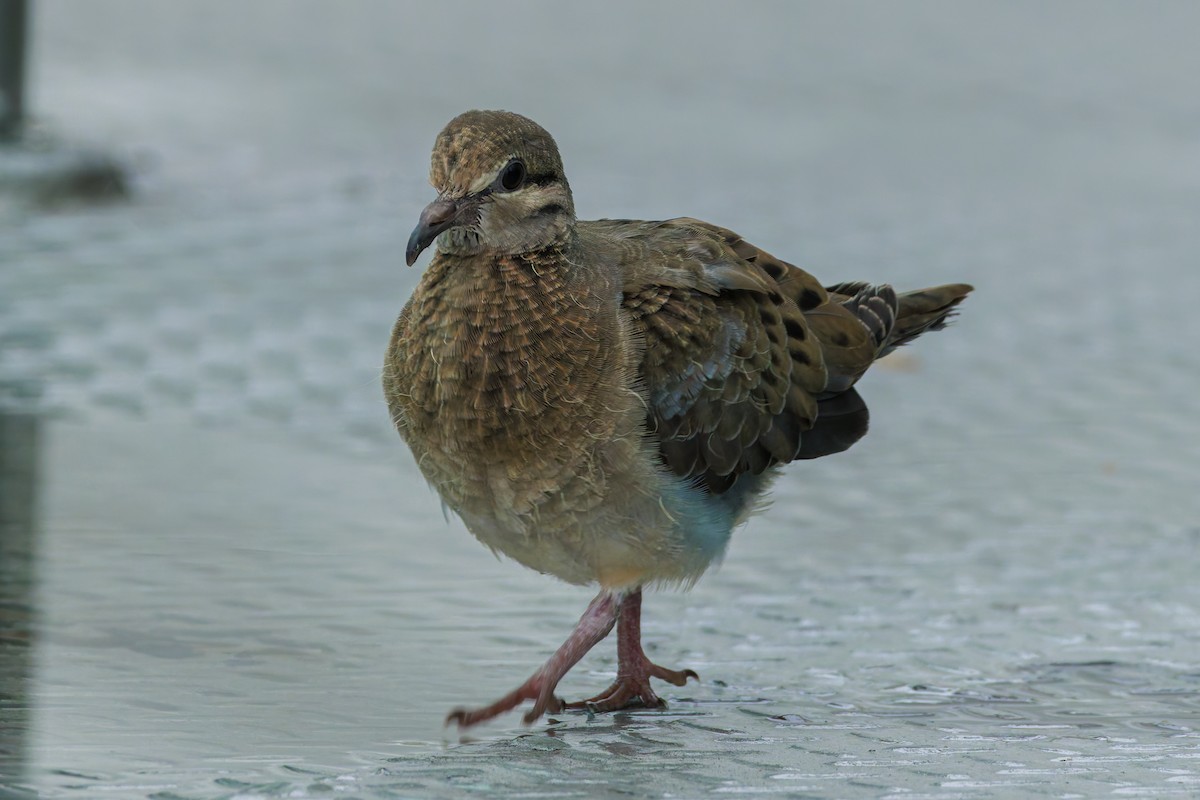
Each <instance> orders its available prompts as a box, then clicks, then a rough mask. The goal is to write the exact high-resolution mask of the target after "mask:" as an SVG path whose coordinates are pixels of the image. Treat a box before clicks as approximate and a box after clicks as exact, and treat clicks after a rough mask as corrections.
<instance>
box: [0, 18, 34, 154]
mask: <svg viewBox="0 0 1200 800" xmlns="http://www.w3.org/2000/svg"><path fill="white" fill-rule="evenodd" d="M28 11H29V2H28V0H0V140H4V139H15V138H17V136H18V134H19V133H20V129H21V120H22V118H23V117H24V115H25V35H26V32H27V31H28V20H29V15H28Z"/></svg>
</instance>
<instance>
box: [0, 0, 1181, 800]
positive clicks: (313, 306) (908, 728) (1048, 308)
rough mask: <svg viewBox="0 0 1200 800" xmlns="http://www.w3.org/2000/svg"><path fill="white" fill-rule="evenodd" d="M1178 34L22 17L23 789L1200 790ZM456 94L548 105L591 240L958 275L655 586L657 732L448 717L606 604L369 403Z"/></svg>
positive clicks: (7, 209)
mask: <svg viewBox="0 0 1200 800" xmlns="http://www.w3.org/2000/svg"><path fill="white" fill-rule="evenodd" d="M22 10H24V11H25V12H26V15H27V19H26V20H24V23H25V24H24V25H22V24H19V23H20V16H21V14H20V12H21V11H22ZM1198 29H1200V6H1197V5H1195V4H1193V3H1187V2H1175V3H1170V2H1164V3H1155V4H1153V5H1134V4H1123V3H1107V2H1082V0H1080V1H1078V2H1063V3H1055V4H1052V5H1047V4H1043V3H1035V2H1010V3H955V4H948V3H938V2H909V3H904V4H898V3H893V4H883V3H837V4H821V3H807V2H804V3H801V2H775V3H768V2H761V3H743V4H737V5H731V4H724V3H690V2H689V3H683V2H661V3H636V2H622V1H620V0H618V2H610V3H604V4H598V3H597V4H590V5H582V4H572V5H565V4H561V3H553V2H517V3H505V4H490V3H483V2H465V3H454V4H448V3H443V4H432V3H430V4H417V3H397V2H383V1H382V0H375V1H373V2H372V1H370V0H363V1H362V2H356V3H325V2H317V1H316V0H288V1H287V2H284V0H276V1H272V0H250V1H248V2H232V0H220V1H218V2H214V1H213V0H207V1H206V2H193V1H192V0H176V1H175V2H171V3H164V2H156V1H155V0H29V2H25V3H22V2H14V0H3V1H2V2H0V91H2V93H3V94H4V97H5V100H4V103H3V104H0V121H3V122H4V124H3V125H0V128H2V129H3V130H2V131H0V132H3V133H4V134H5V135H6V141H5V142H4V143H3V144H0V797H38V796H41V797H96V796H105V797H155V798H201V797H284V796H286V797H309V796H313V797H324V796H330V795H336V796H346V797H433V796H446V797H461V796H486V797H493V796H538V797H578V796H618V795H619V796H622V797H667V796H676V797H701V796H708V795H729V794H732V795H734V796H744V795H747V794H751V793H754V794H763V793H774V794H783V795H786V796H805V797H906V798H913V797H925V798H963V797H1012V796H1015V795H1022V796H1052V797H1085V796H1086V797H1103V796H1110V795H1120V796H1130V795H1134V796H1152V797H1168V796H1194V794H1195V793H1196V792H1197V791H1200V788H1198V787H1200V768H1198V766H1197V765H1198V764H1200V761H1198V760H1197V759H1200V588H1198V584H1197V581H1196V579H1195V575H1196V564H1197V559H1198V557H1200V523H1198V522H1197V520H1198V519H1200V500H1198V497H1197V492H1196V486H1197V484H1198V483H1200V465H1198V460H1200V456H1198V454H1200V447H1198V445H1197V442H1198V441H1200V421H1198V420H1200V415H1198V414H1197V413H1196V412H1197V399H1196V398H1197V396H1200V350H1198V349H1197V347H1196V344H1195V343H1196V341H1197V339H1198V338H1200V315H1198V314H1197V313H1196V312H1195V310H1194V308H1193V305H1194V303H1195V297H1196V296H1198V295H1200V278H1197V265H1198V264H1200V225H1197V220H1198V219H1200V105H1197V103H1196V87H1195V84H1196V76H1197V75H1200V49H1197V48H1196V47H1195V42H1194V39H1195V32H1196V30H1198ZM22 31H25V34H24V36H21V35H19V34H20V33H21V32H22ZM22 41H23V42H24V48H23V53H22V52H21V48H20V47H18V45H19V43H20V42H22ZM21 65H23V69H21ZM19 89H22V90H21V91H18V90H19ZM18 99H19V100H21V102H20V103H18V102H17V100H18ZM469 108H506V109H509V110H513V111H518V112H521V113H524V114H526V115H528V116H530V117H532V118H534V119H535V120H537V121H538V122H540V123H541V124H542V125H543V126H545V127H546V128H547V129H548V130H550V131H551V132H552V133H553V134H554V135H555V137H556V139H557V141H558V143H559V146H560V149H561V150H562V152H563V157H564V161H565V165H566V169H567V173H568V175H569V177H570V181H571V186H572V188H573V190H574V192H575V195H576V206H577V209H578V211H579V214H580V216H582V217H585V218H586V217H600V216H614V217H635V218H637V217H641V218H648V219H656V218H666V217H671V216H680V215H687V216H696V217H700V218H702V219H706V220H710V221H712V222H715V223H718V224H720V225H723V226H726V227H729V228H731V229H733V230H736V231H738V232H739V233H741V234H743V235H744V236H745V237H746V238H748V239H749V240H750V241H752V242H754V243H755V244H757V245H759V246H761V247H763V248H765V249H767V250H769V251H771V252H773V253H775V254H777V255H779V256H780V257H782V258H785V259H787V260H789V261H792V262H794V263H797V264H799V265H801V266H803V267H805V268H806V269H809V270H810V271H812V272H813V273H815V274H816V275H818V276H819V277H820V278H821V279H823V280H825V281H826V282H827V283H834V282H838V281H843V280H852V279H865V280H871V281H877V282H889V283H893V284H895V285H896V286H897V287H898V288H901V289H910V288H918V287H920V286H923V285H930V284H936V283H942V282H948V281H966V282H970V283H973V284H975V286H976V287H977V291H976V293H975V294H974V295H972V297H971V298H970V299H969V300H968V302H967V303H966V304H965V305H964V307H963V309H962V314H961V316H960V317H959V318H958V320H957V321H956V324H955V325H954V326H953V327H951V328H950V329H949V330H947V331H944V332H942V333H938V334H934V335H930V336H928V337H925V338H923V339H922V340H921V341H920V342H918V343H917V344H916V345H915V346H913V347H911V348H908V349H906V350H905V351H902V352H901V353H899V354H897V355H896V356H894V357H892V358H890V359H889V360H888V361H886V362H884V363H882V364H880V365H879V366H878V367H877V368H876V369H875V370H874V371H873V372H872V373H871V374H870V375H869V376H868V377H867V378H866V380H865V381H864V383H863V384H862V390H863V395H864V397H865V398H866V399H867V401H868V403H869V404H870V405H871V409H872V432H871V434H870V435H869V436H868V437H867V438H866V439H864V440H863V441H862V442H861V443H859V444H858V445H857V446H856V447H855V448H854V449H853V450H851V451H850V452H848V453H846V454H844V455H841V456H838V457H833V458H828V459H822V460H820V461H817V462H810V463H804V464H799V465H796V466H794V467H793V468H792V469H790V470H789V471H788V473H787V474H786V476H785V478H784V479H782V480H781V481H780V482H779V485H778V489H777V491H776V493H775V500H774V505H773V507H772V508H771V509H770V510H769V511H768V512H767V513H766V514H764V515H763V516H761V517H759V518H757V519H755V520H754V521H752V522H751V523H750V524H749V525H748V526H747V527H746V528H745V529H743V530H740V531H738V532H737V533H736V534H735V538H734V541H733V544H732V546H731V548H730V552H729V555H728V557H727V559H726V562H725V564H724V565H723V566H722V568H721V569H720V570H719V571H717V572H715V573H713V574H711V575H709V576H707V577H706V578H705V580H703V581H702V582H701V583H700V584H699V585H698V586H697V587H696V589H695V590H693V591H692V592H690V593H688V594H674V593H660V594H655V595H653V596H650V597H648V598H647V602H646V608H645V616H646V621H645V633H646V638H647V641H648V647H650V648H652V657H654V658H655V659H656V660H658V661H660V662H661V663H664V664H667V665H670V666H680V667H682V666H687V667H691V668H693V669H695V670H697V671H698V672H699V673H700V675H701V678H702V681H701V682H700V683H698V684H697V683H692V684H690V685H689V686H687V687H684V688H680V689H675V688H672V687H668V688H671V691H670V692H669V693H667V694H666V696H667V697H668V699H669V700H670V703H671V708H670V710H669V711H668V712H626V713H621V714H614V715H608V716H605V717H597V718H594V719H592V718H588V717H587V716H586V715H563V716H561V717H559V718H556V719H554V720H552V721H550V722H549V723H546V724H539V725H538V726H535V727H533V728H528V729H527V728H523V727H521V726H520V725H519V719H518V717H517V716H516V715H513V716H512V717H511V718H506V719H503V720H500V721H498V722H497V723H495V724H493V725H490V726H488V727H487V728H485V729H483V730H480V731H473V732H472V735H471V736H470V737H467V738H460V737H459V736H458V735H457V733H455V732H454V731H443V729H442V727H441V721H442V719H443V717H444V715H445V713H446V712H447V711H449V710H450V708H451V707H453V706H455V705H459V704H466V705H474V704H479V703H483V702H486V701H489V700H491V699H493V698H494V697H495V696H497V695H498V694H500V693H502V692H503V691H506V690H508V689H509V688H511V687H512V686H514V685H515V684H516V683H518V682H520V681H521V680H523V679H524V678H525V677H526V676H527V675H528V673H529V672H530V671H531V670H532V669H533V668H534V667H535V666H536V665H538V664H540V663H541V661H542V660H543V659H544V658H545V656H546V655H547V654H548V653H549V652H550V651H551V650H552V649H553V648H554V647H555V646H557V644H558V643H559V642H560V641H561V639H562V638H563V637H564V636H565V634H566V633H567V631H568V630H569V628H570V627H571V625H572V624H573V623H574V621H575V619H576V618H577V616H578V614H579V613H580V612H581V611H582V609H583V607H584V605H585V604H586V602H587V600H588V597H589V593H588V592H587V590H585V589H579V588H573V587H566V586H563V585H560V584H558V583H556V582H554V581H553V580H551V579H549V578H544V577H542V576H538V575H535V574H530V573H528V572H527V571H525V570H524V569H522V568H520V567H519V566H517V565H515V564H512V563H503V562H499V561H497V560H496V559H494V558H493V557H492V556H491V555H490V554H489V553H488V552H487V551H486V549H484V548H482V547H480V546H478V544H477V543H476V542H474V541H473V540H472V539H471V537H470V535H469V534H467V533H466V532H465V530H463V528H462V526H461V524H459V523H458V522H457V521H455V520H446V519H444V518H443V515H442V512H441V509H440V507H439V504H438V500H437V498H436V497H435V496H434V494H433V493H432V492H431V491H430V490H429V489H427V487H426V486H425V484H424V482H423V481H422V480H421V478H420V477H419V475H418V473H417V471H416V469H415V467H414V465H413V464H412V462H411V458H410V457H409V455H408V452H407V450H406V448H404V447H403V445H402V444H401V443H400V441H399V439H398V438H397V437H396V436H395V434H394V433H393V432H392V431H391V430H390V428H389V423H388V417H387V412H386V410H385V406H384V403H383V399H382V395H381V391H380V389H379V386H378V378H379V371H380V364H381V362H382V354H383V349H384V347H385V345H386V342H387V338H388V335H389V332H390V326H391V324H392V321H393V320H394V318H395V315H396V313H397V312H398V311H399V309H400V308H401V306H402V305H403V303H404V301H405V299H406V298H407V296H408V294H409V292H410V291H411V289H412V287H413V286H414V285H415V283H416V281H417V279H418V278H419V275H420V269H421V267H422V265H423V263H424V262H425V260H424V259H423V260H422V262H421V263H419V264H418V265H417V267H416V268H414V269H408V268H406V267H405V266H404V264H403V254H402V251H403V248H404V244H405V242H406V240H407V237H408V234H409V232H410V230H411V229H412V226H413V225H414V223H415V220H416V217H417V214H418V213H419V211H420V209H421V208H422V207H423V206H424V205H425V203H427V202H428V201H429V200H430V199H431V198H432V190H431V189H430V188H429V186H428V185H427V182H426V171H427V166H428V154H429V149H430V147H431V145H432V143H433V139H434V137H435V136H436V134H437V132H438V131H439V130H440V128H441V127H442V126H443V125H444V124H445V123H446V122H447V121H448V120H449V119H450V118H451V117H453V116H454V115H456V114H458V113H459V112H461V111H463V110H466V109H469ZM613 651H614V648H613V647H612V646H611V644H605V645H601V646H600V647H598V648H597V649H596V651H595V653H593V654H592V655H591V656H590V657H589V658H588V659H587V660H585V661H584V662H583V663H582V664H581V665H580V666H579V667H578V668H577V669H576V670H575V671H574V672H573V673H572V674H571V675H570V676H569V677H568V680H567V681H566V682H564V684H563V686H562V692H563V693H564V695H566V696H568V697H576V696H587V695H590V694H593V693H594V692H595V691H596V690H597V688H598V687H601V686H604V685H607V683H608V682H609V681H610V680H611V677H612V674H613V670H614V666H615V653H614V652H613Z"/></svg>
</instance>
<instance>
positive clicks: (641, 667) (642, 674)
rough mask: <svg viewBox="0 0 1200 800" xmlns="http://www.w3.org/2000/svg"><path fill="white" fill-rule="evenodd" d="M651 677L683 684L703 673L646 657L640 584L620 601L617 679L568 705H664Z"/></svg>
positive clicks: (603, 708) (610, 707) (611, 708)
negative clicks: (594, 692) (592, 694)
mask: <svg viewBox="0 0 1200 800" xmlns="http://www.w3.org/2000/svg"><path fill="white" fill-rule="evenodd" d="M651 678H658V679H659V680H664V681H666V682H667V683H672V684H674V685H676V686H683V685H684V684H685V683H687V679H688V678H695V679H696V680H699V679H700V676H699V675H697V674H696V673H695V672H693V671H692V670H690V669H683V670H674V669H665V668H663V667H660V666H658V665H657V664H654V663H652V662H651V661H650V659H648V658H646V653H645V651H643V650H642V589H641V587H638V588H637V589H634V590H633V591H632V592H630V593H629V594H628V595H626V596H625V598H624V599H623V600H622V601H621V608H620V611H619V622H618V623H617V679H616V680H615V681H613V684H612V685H611V686H609V687H608V688H607V689H605V690H604V691H603V692H601V693H600V694H598V695H596V696H595V697H593V698H591V699H589V700H581V701H580V702H577V703H568V704H567V708H586V709H589V710H591V711H597V712H604V711H617V710H620V709H622V708H630V707H645V708H664V707H666V705H667V704H666V703H665V702H664V701H663V700H661V699H660V698H659V697H658V695H656V694H655V693H654V690H653V689H651V688H650V679H651Z"/></svg>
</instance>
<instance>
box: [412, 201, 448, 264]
mask: <svg viewBox="0 0 1200 800" xmlns="http://www.w3.org/2000/svg"><path fill="white" fill-rule="evenodd" d="M458 211H459V205H458V203H457V202H455V201H453V200H447V199H446V198H444V197H439V198H438V199H437V200H434V201H433V202H432V203H430V204H429V205H427V206H425V210H424V211H422V212H421V218H420V220H418V222H417V227H415V228H413V232H412V236H409V237H408V248H407V249H405V251H404V260H405V261H407V262H408V265H409V266H410V267H411V266H412V265H413V263H414V262H415V261H416V260H417V256H419V255H421V251H422V250H424V249H425V248H426V247H429V245H430V244H432V243H433V240H434V239H436V238H437V237H438V234H440V233H441V232H442V231H444V230H446V229H447V228H450V227H451V226H453V225H454V221H455V219H456V218H457V217H458Z"/></svg>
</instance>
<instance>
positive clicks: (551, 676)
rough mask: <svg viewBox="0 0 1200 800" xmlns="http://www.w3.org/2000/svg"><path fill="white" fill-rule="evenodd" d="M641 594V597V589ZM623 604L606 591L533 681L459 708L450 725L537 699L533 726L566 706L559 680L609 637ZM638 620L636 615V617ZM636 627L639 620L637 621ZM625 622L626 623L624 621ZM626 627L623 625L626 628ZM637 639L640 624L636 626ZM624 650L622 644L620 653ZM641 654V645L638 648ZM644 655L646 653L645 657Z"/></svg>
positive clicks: (484, 717) (448, 719)
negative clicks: (490, 700) (473, 705)
mask: <svg viewBox="0 0 1200 800" xmlns="http://www.w3.org/2000/svg"><path fill="white" fill-rule="evenodd" d="M638 597H639V598H640V597H641V593H640V591H639V593H638ZM620 606H621V603H620V601H619V599H618V597H617V596H616V595H615V594H612V593H611V592H607V591H602V592H600V594H598V595H596V597H595V599H593V600H592V602H591V603H589V604H588V607H587V611H584V612H583V616H582V617H580V618H579V624H578V625H576V626H575V630H573V631H572V632H571V635H570V636H568V637H567V640H566V641H565V642H563V643H562V646H561V647H559V648H558V650H556V651H555V653H554V655H552V656H550V659H549V660H548V661H547V662H546V663H545V664H543V665H542V666H541V668H539V669H538V671H537V672H535V673H533V675H531V676H529V680H527V681H525V682H524V683H523V684H521V685H520V686H518V687H517V688H516V689H513V690H512V691H511V692H509V693H508V694H506V695H504V697H501V698H500V699H499V700H497V701H496V702H494V703H492V704H491V705H490V706H485V707H483V708H476V709H466V708H456V709H454V710H453V711H451V712H450V715H449V716H448V717H446V724H447V725H449V724H450V723H452V722H454V723H457V724H458V727H460V728H467V727H470V726H471V725H477V724H479V723H480V722H483V721H485V720H489V719H491V718H492V717H495V716H499V715H500V714H503V713H504V712H505V711H509V710H511V709H513V708H516V707H517V706H518V705H520V704H521V703H522V702H523V701H525V700H532V701H533V708H531V709H529V712H528V713H527V714H526V715H525V724H526V725H529V724H531V723H532V722H533V721H534V720H536V719H537V718H538V717H540V716H541V715H542V714H544V713H546V712H547V711H549V712H551V713H555V712H558V711H562V710H563V708H564V707H565V706H564V704H563V701H562V700H560V699H558V698H557V697H555V695H554V689H555V687H556V686H558V682H559V681H560V680H562V677H563V676H564V675H566V674H567V672H568V671H569V670H570V669H571V667H573V666H575V665H576V664H577V663H578V662H579V659H581V658H583V657H584V655H585V654H586V653H587V651H588V650H591V649H592V648H593V647H594V646H595V645H596V643H597V642H599V641H600V640H602V639H603V638H604V637H605V636H608V633H609V631H611V630H612V629H613V625H614V624H615V623H616V621H617V613H618V609H619V608H620ZM635 619H636V618H635ZM634 624H635V626H636V622H635V623H634ZM622 625H624V623H622ZM623 629H624V628H622V630H623ZM635 640H636V627H635ZM619 651H620V649H619V647H618V652H619ZM638 652H639V653H641V647H640V646H639V647H638ZM643 658H644V656H643Z"/></svg>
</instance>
